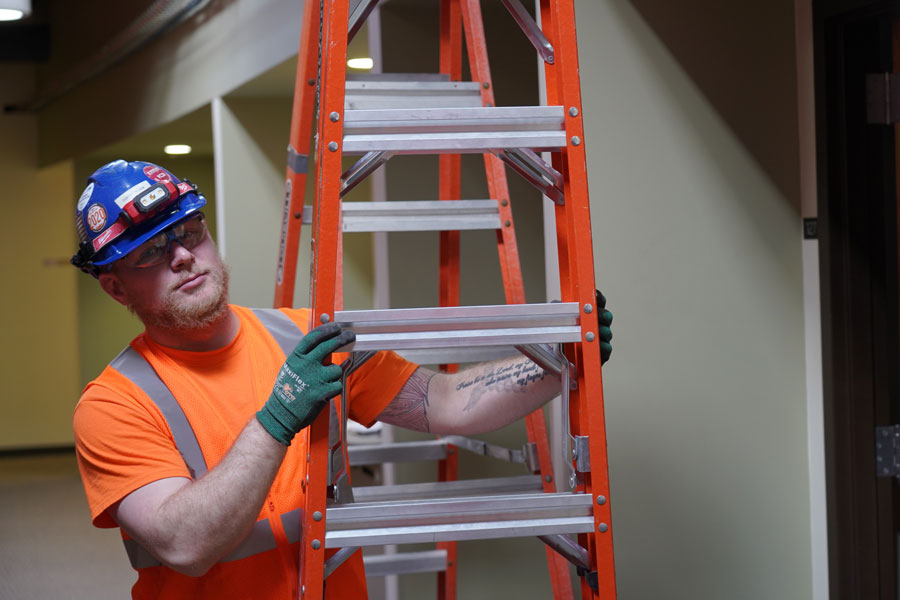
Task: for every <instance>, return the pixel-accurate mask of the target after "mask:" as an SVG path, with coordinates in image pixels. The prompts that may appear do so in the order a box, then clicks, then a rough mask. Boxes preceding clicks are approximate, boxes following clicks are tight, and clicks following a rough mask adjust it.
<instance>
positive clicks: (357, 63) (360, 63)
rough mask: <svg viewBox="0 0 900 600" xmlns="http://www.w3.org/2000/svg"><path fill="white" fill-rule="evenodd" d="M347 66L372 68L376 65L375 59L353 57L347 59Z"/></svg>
mask: <svg viewBox="0 0 900 600" xmlns="http://www.w3.org/2000/svg"><path fill="white" fill-rule="evenodd" d="M347 66H348V67H350V68H351V69H371V68H372V67H373V66H375V61H373V60H372V59H371V58H351V59H350V60H348V61H347Z"/></svg>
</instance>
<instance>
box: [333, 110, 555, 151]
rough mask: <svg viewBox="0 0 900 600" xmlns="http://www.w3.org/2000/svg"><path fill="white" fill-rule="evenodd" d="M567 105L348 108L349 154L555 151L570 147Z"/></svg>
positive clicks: (346, 142)
mask: <svg viewBox="0 0 900 600" xmlns="http://www.w3.org/2000/svg"><path fill="white" fill-rule="evenodd" d="M564 120H565V117H564V113H563V107H562V106H515V107H475V108H419V109H379V110H347V111H345V113H344V148H343V152H344V153H345V154H362V153H365V152H372V151H382V150H384V151H389V152H394V153H400V154H430V153H441V152H452V153H467V152H487V151H489V150H491V149H495V148H533V149H536V150H555V149H558V148H560V147H563V146H565V144H566V132H565V123H564Z"/></svg>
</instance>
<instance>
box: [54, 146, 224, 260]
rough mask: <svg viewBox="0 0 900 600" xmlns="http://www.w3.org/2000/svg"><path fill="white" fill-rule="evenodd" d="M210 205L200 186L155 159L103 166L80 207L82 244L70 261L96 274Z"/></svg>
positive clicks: (77, 225)
mask: <svg viewBox="0 0 900 600" xmlns="http://www.w3.org/2000/svg"><path fill="white" fill-rule="evenodd" d="M205 204H206V198H205V197H204V196H203V195H202V194H200V193H199V192H197V186H195V185H194V184H192V183H191V182H190V181H188V180H187V179H185V180H179V179H178V178H177V177H175V176H174V175H172V173H170V172H169V171H167V170H166V169H163V168H162V167H160V166H158V165H154V164H153V163H148V162H143V161H133V162H128V161H124V160H115V161H113V162H111V163H108V164H106V165H103V166H102V167H100V168H99V169H97V170H96V171H94V172H93V173H92V174H91V176H90V177H88V180H87V187H85V188H84V192H82V193H81V197H79V198H78V204H77V205H76V207H75V230H76V231H77V232H78V239H79V242H80V245H79V250H78V253H77V254H75V256H73V257H72V261H71V262H72V264H73V265H75V266H76V267H79V268H80V269H81V270H82V271H85V272H86V273H91V274H92V275H95V276H96V275H97V272H98V270H97V267H101V266H103V265H107V264H109V263H111V262H114V261H117V260H119V259H120V258H122V257H124V256H125V255H126V254H128V253H129V252H131V251H132V250H134V249H135V248H137V247H138V246H140V245H141V244H143V243H144V242H146V241H147V240H148V239H150V238H151V237H153V236H154V235H156V234H157V233H159V232H160V231H162V230H163V229H165V228H167V227H169V226H170V225H172V224H174V223H177V222H178V221H181V220H182V219H184V218H185V217H187V216H189V215H191V214H193V213H195V212H197V211H198V210H200V209H201V208H202V207H203V206H204V205H205Z"/></svg>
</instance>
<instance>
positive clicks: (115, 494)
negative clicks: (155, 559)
mask: <svg viewBox="0 0 900 600" xmlns="http://www.w3.org/2000/svg"><path fill="white" fill-rule="evenodd" d="M116 375H118V374H117V373H116V372H115V371H114V370H112V369H107V371H105V372H104V374H103V375H102V376H101V378H103V379H106V380H113V381H115V380H116ZM119 377H120V378H121V379H122V380H123V381H122V382H118V383H117V385H115V386H109V385H106V384H103V383H97V382H94V383H91V384H89V385H88V387H87V388H85V391H84V394H83V395H82V397H81V400H80V401H79V403H78V405H77V406H76V407H75V414H74V417H73V428H74V431H75V455H76V458H77V461H78V469H79V471H80V473H81V480H82V483H83V484H84V491H85V494H86V496H87V501H88V506H89V507H90V510H91V519H92V521H93V523H94V525H95V526H96V527H116V526H117V525H116V523H115V521H114V520H113V519H112V517H111V516H110V515H109V508H110V507H111V506H113V505H114V504H115V503H117V502H119V501H120V500H122V499H123V498H124V497H125V496H127V495H128V494H130V493H131V492H133V491H134V490H136V489H138V488H140V487H142V486H144V485H147V484H148V483H152V482H154V481H157V480H159V479H164V478H166V477H187V478H189V477H190V473H189V471H188V469H187V466H186V465H185V463H184V459H182V457H181V455H180V454H179V453H178V449H177V447H176V446H175V441H174V439H173V438H172V434H171V432H170V431H169V428H168V425H167V424H166V423H165V418H164V417H163V416H162V414H160V413H159V411H158V409H155V406H154V407H151V406H148V405H147V404H144V403H143V402H142V401H141V399H140V396H141V395H143V393H142V392H140V391H139V390H137V388H136V387H135V386H133V384H131V382H129V381H128V380H127V379H125V378H124V377H121V375H119ZM129 387H133V388H134V389H133V390H130V389H129ZM120 388H121V389H120ZM147 402H148V403H149V400H147Z"/></svg>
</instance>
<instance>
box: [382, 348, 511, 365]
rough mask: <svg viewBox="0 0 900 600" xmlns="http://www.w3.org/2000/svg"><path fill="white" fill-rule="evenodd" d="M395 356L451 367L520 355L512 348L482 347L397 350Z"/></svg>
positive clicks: (426, 363) (424, 363)
mask: <svg viewBox="0 0 900 600" xmlns="http://www.w3.org/2000/svg"><path fill="white" fill-rule="evenodd" d="M397 354H399V355H400V356H402V357H403V358H405V359H406V360H408V361H410V362H414V363H416V364H418V365H452V364H461V363H478V362H486V361H492V360H497V359H500V358H508V357H510V356H517V355H520V354H521V353H520V352H519V351H518V350H516V349H515V348H514V347H512V346H482V347H480V348H478V347H476V348H471V347H469V348H466V347H460V348H423V349H419V350H416V349H409V350H398V351H397Z"/></svg>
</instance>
